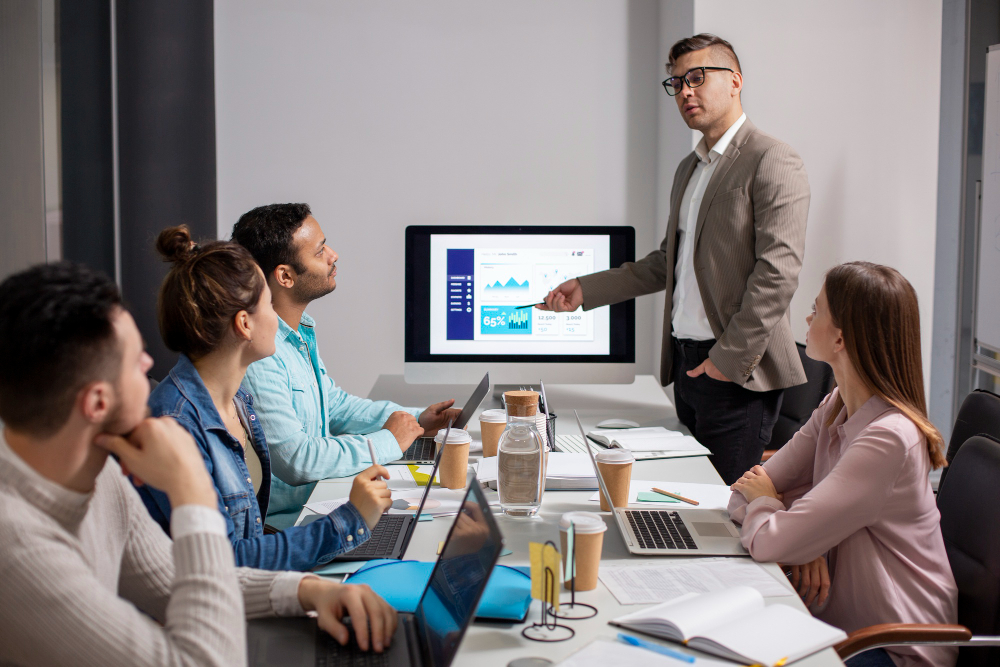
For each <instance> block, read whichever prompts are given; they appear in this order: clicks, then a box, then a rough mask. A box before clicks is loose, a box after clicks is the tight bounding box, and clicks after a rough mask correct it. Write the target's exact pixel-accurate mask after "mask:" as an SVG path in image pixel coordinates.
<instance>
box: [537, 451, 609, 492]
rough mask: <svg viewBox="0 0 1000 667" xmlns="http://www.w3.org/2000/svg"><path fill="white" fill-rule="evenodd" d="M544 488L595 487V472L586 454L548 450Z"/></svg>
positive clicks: (565, 489) (558, 489) (563, 489)
mask: <svg viewBox="0 0 1000 667" xmlns="http://www.w3.org/2000/svg"><path fill="white" fill-rule="evenodd" d="M545 488H546V490H550V491H551V490H556V491H560V490H562V491H567V490H571V489H596V488H597V474H596V473H595V472H594V464H593V463H591V461H590V456H588V455H587V454H573V453H567V452H549V464H548V467H547V468H546V470H545Z"/></svg>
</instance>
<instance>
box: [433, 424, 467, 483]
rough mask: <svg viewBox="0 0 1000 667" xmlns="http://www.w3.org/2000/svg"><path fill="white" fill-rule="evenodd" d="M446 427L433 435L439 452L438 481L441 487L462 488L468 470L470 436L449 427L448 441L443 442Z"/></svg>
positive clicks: (461, 430)
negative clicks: (440, 451)
mask: <svg viewBox="0 0 1000 667" xmlns="http://www.w3.org/2000/svg"><path fill="white" fill-rule="evenodd" d="M446 432H447V429H441V430H440V431H438V432H437V435H435V436H434V442H435V443H437V447H436V448H437V449H439V450H440V449H442V448H443V449H444V451H443V452H442V453H441V463H440V464H439V465H438V483H439V484H440V485H441V488H443V489H464V488H465V479H466V477H467V475H468V472H469V445H471V444H472V436H471V435H469V432H468V431H465V430H463V429H460V428H453V429H451V434H449V435H448V442H444V435H445V433H446Z"/></svg>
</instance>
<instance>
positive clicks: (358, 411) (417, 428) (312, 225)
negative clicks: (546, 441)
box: [232, 204, 460, 528]
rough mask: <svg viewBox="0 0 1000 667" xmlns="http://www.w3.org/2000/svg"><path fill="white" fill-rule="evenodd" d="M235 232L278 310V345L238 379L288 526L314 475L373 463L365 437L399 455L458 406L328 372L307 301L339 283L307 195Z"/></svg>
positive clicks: (248, 218) (275, 503) (280, 519)
mask: <svg viewBox="0 0 1000 667" xmlns="http://www.w3.org/2000/svg"><path fill="white" fill-rule="evenodd" d="M232 240H233V241H236V242H237V243H239V244H240V245H242V246H243V247H245V248H246V249H247V250H249V251H250V254H251V255H253V257H254V259H255V260H257V263H258V264H259V265H260V267H261V269H262V270H263V271H264V275H265V276H266V277H267V283H268V286H269V287H270V288H271V293H272V295H273V296H272V303H273V305H274V310H275V311H276V312H277V313H278V317H279V318H280V319H279V320H278V333H277V335H276V337H275V347H276V351H275V353H274V355H273V356H270V357H268V358H266V359H261V360H260V361H257V362H254V363H252V364H250V367H249V368H248V369H247V374H246V378H245V379H244V381H243V388H244V389H245V390H246V391H247V392H249V393H250V394H251V395H252V396H253V397H254V408H255V410H256V411H257V415H258V416H259V417H260V422H261V425H262V426H263V428H264V434H265V436H266V439H267V446H268V451H269V453H270V455H271V472H272V485H271V502H270V508H269V511H268V517H267V518H268V523H269V524H270V525H272V526H275V527H276V528H284V527H287V526H289V525H291V524H292V523H293V522H294V520H295V516H296V515H297V514H298V512H299V510H301V508H302V505H303V504H304V503H305V502H306V500H307V499H308V498H309V494H310V493H312V490H313V487H314V485H315V484H314V483H315V482H317V481H319V480H321V479H327V478H330V477H344V476H347V475H353V474H354V473H357V472H359V471H361V470H363V469H365V468H367V467H368V466H370V465H371V464H372V461H371V455H370V454H369V452H368V446H367V443H366V438H371V440H372V443H373V444H374V445H375V454H376V456H377V458H378V459H379V460H378V461H377V462H376V463H385V462H387V461H395V460H396V459H398V458H399V457H400V456H401V454H402V452H403V451H405V450H406V448H407V447H409V446H410V444H412V443H413V441H414V440H415V439H416V438H418V437H420V436H421V435H424V434H433V433H436V432H437V429H439V428H442V427H443V426H446V425H447V423H448V420H449V419H453V418H455V417H456V416H457V415H458V413H459V412H460V411H459V410H457V409H453V408H451V406H452V405H453V404H454V402H455V401H454V400H449V401H444V402H441V403H436V404H435V405H432V406H430V407H429V408H427V409H426V410H421V409H419V408H404V407H400V406H399V405H396V404H395V403H392V402H390V401H371V400H368V399H365V398H359V397H357V396H352V395H351V394H348V393H347V392H346V391H344V390H343V389H341V388H340V387H338V386H337V385H336V383H335V382H334V381H333V379H332V378H331V377H330V376H329V375H328V374H327V371H326V365H325V364H324V363H323V360H322V359H321V358H320V355H319V350H318V348H317V345H316V333H315V321H314V320H313V319H312V318H311V317H309V315H307V314H306V313H305V309H306V306H308V305H309V303H311V302H312V301H314V300H316V299H318V298H320V297H322V296H325V295H327V294H329V293H330V292H332V291H333V290H334V289H335V288H336V286H337V281H336V275H337V259H338V258H337V253H335V252H334V251H333V250H332V249H331V248H330V247H329V246H328V245H327V243H326V237H325V235H324V234H323V230H322V229H320V226H319V223H318V222H317V221H316V218H314V217H313V216H312V212H311V211H310V209H309V206H308V205H307V204H272V205H270V206H259V207H257V208H255V209H253V210H252V211H249V212H248V213H245V214H243V216H241V217H240V219H239V222H237V223H236V225H235V226H234V227H233V238H232Z"/></svg>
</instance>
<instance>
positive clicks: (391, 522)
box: [348, 514, 409, 558]
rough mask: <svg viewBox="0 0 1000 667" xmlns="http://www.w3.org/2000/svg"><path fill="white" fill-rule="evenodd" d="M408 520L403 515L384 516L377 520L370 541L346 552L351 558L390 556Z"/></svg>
mask: <svg viewBox="0 0 1000 667" xmlns="http://www.w3.org/2000/svg"><path fill="white" fill-rule="evenodd" d="M407 518H409V517H407V516H406V515H405V514H384V515H382V518H380V519H379V520H378V524H377V525H376V526H375V530H373V531H372V536H371V539H369V540H368V541H367V542H365V543H364V544H362V545H361V546H360V547H358V548H357V549H354V550H353V551H350V552H348V554H349V555H351V556H375V557H378V556H382V557H385V558H388V557H389V556H391V555H392V549H393V547H394V546H396V540H397V539H399V533H400V532H401V531H402V530H403V526H404V525H405V524H406V519H407Z"/></svg>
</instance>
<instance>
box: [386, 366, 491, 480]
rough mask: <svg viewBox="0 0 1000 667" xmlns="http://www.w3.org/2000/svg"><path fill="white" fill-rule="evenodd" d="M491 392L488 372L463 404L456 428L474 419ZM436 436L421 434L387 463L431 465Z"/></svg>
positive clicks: (456, 421) (463, 426)
mask: <svg viewBox="0 0 1000 667" xmlns="http://www.w3.org/2000/svg"><path fill="white" fill-rule="evenodd" d="M489 393H490V374H489V373H487V374H486V375H484V376H483V379H482V380H480V382H479V386H477V387H476V390H475V391H473V392H472V396H470V397H469V400H468V401H466V402H465V405H464V406H462V413H461V414H460V415H458V418H457V419H456V420H455V428H465V426H466V424H468V423H469V420H470V419H472V415H474V414H476V410H478V409H479V406H480V405H481V404H482V402H483V400H484V399H485V398H486V396H487V394H489ZM434 449H435V444H434V436H427V435H425V436H421V437H419V438H417V439H416V440H414V441H413V444H411V445H410V446H409V447H407V448H406V451H405V452H403V455H402V456H401V457H400V458H398V459H396V460H395V461H389V462H388V463H386V465H394V464H407V465H409V464H418V465H430V464H431V463H433V462H434Z"/></svg>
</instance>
